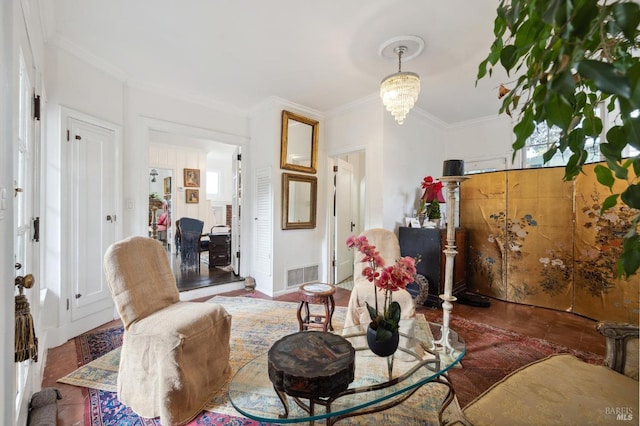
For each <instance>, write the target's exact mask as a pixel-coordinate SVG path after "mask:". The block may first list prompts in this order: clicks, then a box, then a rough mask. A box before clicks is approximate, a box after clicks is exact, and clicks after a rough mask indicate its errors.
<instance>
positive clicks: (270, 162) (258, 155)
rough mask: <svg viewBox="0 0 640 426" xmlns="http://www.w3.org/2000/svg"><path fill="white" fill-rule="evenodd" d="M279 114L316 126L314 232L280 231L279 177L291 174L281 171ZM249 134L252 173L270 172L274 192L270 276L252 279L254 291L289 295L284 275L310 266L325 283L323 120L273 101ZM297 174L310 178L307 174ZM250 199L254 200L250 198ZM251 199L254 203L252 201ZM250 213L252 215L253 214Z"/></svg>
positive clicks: (254, 118)
mask: <svg viewBox="0 0 640 426" xmlns="http://www.w3.org/2000/svg"><path fill="white" fill-rule="evenodd" d="M282 110H287V111H290V112H294V113H297V114H300V115H303V116H305V117H309V118H311V119H314V120H317V121H318V122H319V132H318V164H317V172H316V174H315V175H313V176H315V177H317V178H318V193H317V217H316V227H315V228H314V229H295V230H283V229H282V226H281V223H282V222H281V219H282V174H283V173H284V172H288V173H291V171H288V170H282V169H280V137H281V116H282ZM251 134H252V135H255V137H254V138H253V139H252V151H251V152H252V169H253V170H257V169H262V168H267V167H268V168H270V169H271V171H272V173H271V178H272V188H273V216H272V218H271V219H272V220H271V223H272V224H273V243H272V244H273V245H272V259H273V262H272V268H273V269H272V271H271V273H272V275H271V276H268V275H267V274H263V273H257V274H256V276H255V278H256V288H257V289H258V290H260V291H265V292H266V293H267V294H281V293H285V292H288V291H291V290H292V289H291V288H287V273H286V271H287V270H290V269H296V268H301V267H307V266H312V265H318V266H319V275H320V276H319V278H320V280H321V281H326V280H327V273H328V271H327V265H328V256H327V255H326V252H327V247H328V241H327V238H326V234H327V211H328V206H327V197H326V192H327V185H328V181H329V177H328V176H329V175H328V173H327V167H328V161H327V157H326V148H324V117H323V116H322V115H320V114H319V113H318V112H316V111H313V110H311V109H308V108H304V107H302V106H300V105H295V104H292V103H288V102H287V101H284V100H282V99H275V98H274V99H271V100H269V101H268V102H265V103H263V104H261V105H260V106H259V108H256V109H255V110H254V111H253V113H252V119H251ZM243 158H244V157H243ZM295 173H298V172H295ZM299 174H304V175H307V176H311V174H308V173H299ZM254 183H255V182H254ZM252 186H253V185H252ZM249 197H255V196H254V195H253V194H249ZM251 199H253V200H254V198H251ZM254 201H255V200H254ZM252 204H255V202H254V203H252ZM254 207H255V206H254ZM253 213H254V215H255V211H254V212H253Z"/></svg>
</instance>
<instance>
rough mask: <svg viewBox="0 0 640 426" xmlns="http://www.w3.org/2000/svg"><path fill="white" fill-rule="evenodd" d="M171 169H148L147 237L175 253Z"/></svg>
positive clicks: (169, 253)
mask: <svg viewBox="0 0 640 426" xmlns="http://www.w3.org/2000/svg"><path fill="white" fill-rule="evenodd" d="M172 190H173V169H162V168H158V167H151V168H149V214H148V219H149V220H148V222H149V236H150V237H151V238H153V239H156V240H158V241H160V242H161V243H162V245H163V246H164V247H165V249H166V250H167V254H168V255H171V252H172V250H174V251H175V244H172V241H173V235H174V232H173V220H172V219H173V215H172V212H173V210H172V203H171V200H172Z"/></svg>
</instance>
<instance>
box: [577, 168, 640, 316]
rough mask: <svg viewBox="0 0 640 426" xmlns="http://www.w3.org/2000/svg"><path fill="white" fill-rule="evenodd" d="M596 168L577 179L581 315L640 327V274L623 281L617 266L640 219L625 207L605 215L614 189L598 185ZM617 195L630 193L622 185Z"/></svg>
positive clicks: (588, 170)
mask: <svg viewBox="0 0 640 426" xmlns="http://www.w3.org/2000/svg"><path fill="white" fill-rule="evenodd" d="M594 167H595V166H594V165H588V166H585V167H584V169H583V170H584V172H585V173H584V175H580V176H579V177H578V179H577V180H576V245H575V268H576V276H575V292H576V302H575V309H574V311H575V312H576V313H579V314H581V315H584V316H586V317H589V318H595V319H599V320H605V319H606V320H611V321H623V322H630V323H636V324H637V323H638V314H639V311H638V303H639V302H638V292H639V289H638V284H639V283H640V275H638V274H636V275H635V276H633V277H631V278H630V279H628V280H626V279H622V278H620V279H618V277H617V266H616V263H617V261H618V258H619V257H620V253H621V252H622V238H623V236H624V234H625V232H626V230H627V228H628V227H629V223H630V221H631V220H632V218H633V217H634V216H636V215H637V214H638V212H637V211H636V210H633V209H629V208H628V207H626V206H625V205H623V204H622V203H620V202H619V203H618V205H617V206H615V207H613V208H611V209H609V210H608V211H607V212H605V214H604V215H600V208H601V206H602V203H603V202H604V200H605V199H606V198H607V197H608V196H609V195H610V193H609V190H608V189H607V188H606V187H603V186H602V185H600V184H599V183H598V181H597V180H596V176H595V173H594ZM617 183H618V185H615V186H614V187H613V192H614V193H619V192H620V191H622V190H624V188H625V185H624V183H623V184H620V182H617Z"/></svg>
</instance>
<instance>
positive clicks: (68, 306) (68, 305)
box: [67, 297, 70, 311]
mask: <svg viewBox="0 0 640 426" xmlns="http://www.w3.org/2000/svg"><path fill="white" fill-rule="evenodd" d="M69 308H70V304H69V298H68V297H67V311H68V310H69Z"/></svg>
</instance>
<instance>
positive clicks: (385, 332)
mask: <svg viewBox="0 0 640 426" xmlns="http://www.w3.org/2000/svg"><path fill="white" fill-rule="evenodd" d="M347 247H349V248H355V249H356V250H358V251H359V252H360V253H362V254H363V255H364V257H363V259H362V262H367V263H369V266H367V267H365V268H364V269H363V270H362V275H363V276H364V277H366V278H367V280H368V281H369V282H372V283H373V284H374V291H375V292H377V291H384V307H383V311H382V313H380V311H379V310H378V297H377V295H376V297H375V308H372V307H371V306H369V304H368V303H366V302H365V303H366V305H367V310H368V311H369V316H370V317H371V328H373V329H374V330H376V341H377V342H384V341H386V340H388V339H390V338H391V336H392V334H393V333H395V332H397V331H398V327H399V323H400V314H401V312H400V304H399V303H398V302H394V301H393V292H395V291H398V290H400V289H404V288H406V287H407V284H409V283H412V282H413V281H414V277H415V275H416V263H415V259H414V258H412V257H410V256H405V257H401V258H400V259H398V260H396V263H394V264H393V265H391V266H387V267H385V264H384V259H383V258H382V257H381V256H380V252H378V251H377V250H376V246H373V245H370V244H369V241H368V240H367V237H365V236H359V237H356V236H355V235H352V236H350V237H349V238H348V239H347Z"/></svg>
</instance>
